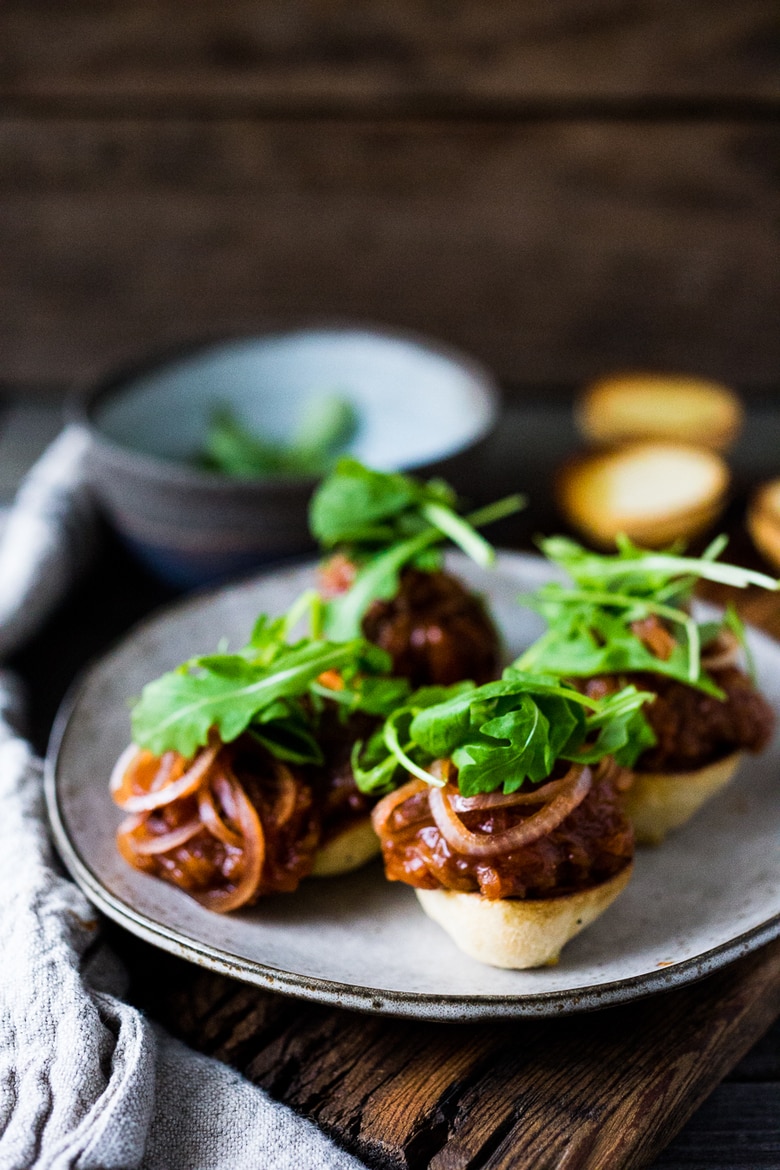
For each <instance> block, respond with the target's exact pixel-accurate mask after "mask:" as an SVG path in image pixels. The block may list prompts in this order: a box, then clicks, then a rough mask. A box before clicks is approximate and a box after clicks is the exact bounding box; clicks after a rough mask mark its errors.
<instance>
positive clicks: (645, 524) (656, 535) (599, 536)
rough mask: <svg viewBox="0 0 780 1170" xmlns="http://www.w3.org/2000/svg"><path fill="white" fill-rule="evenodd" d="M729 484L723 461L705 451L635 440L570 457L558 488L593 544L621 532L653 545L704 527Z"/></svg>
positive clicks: (567, 510)
mask: <svg viewBox="0 0 780 1170" xmlns="http://www.w3.org/2000/svg"><path fill="white" fill-rule="evenodd" d="M728 485H729V472H728V468H727V467H726V464H725V463H724V462H723V460H722V459H721V458H720V457H719V456H718V455H715V454H713V453H712V452H711V451H705V450H703V449H700V448H697V447H686V446H683V445H681V444H677V443H635V444H633V445H631V446H628V447H621V448H618V449H616V450H614V451H605V452H601V453H598V454H594V455H590V456H585V457H584V458H581V459H579V460H576V461H574V462H572V463H569V464H568V465H567V466H566V467H565V468H564V469H563V471H562V472H561V473H560V475H559V477H558V482H557V494H558V502H559V504H560V506H561V508H562V510H563V512H564V513H565V515H566V516H567V518H568V520H569V521H570V522H571V523H572V524H573V525H574V526H575V527H576V528H578V529H579V530H580V531H581V532H582V533H583V534H584V535H585V537H586V538H587V539H588V540H589V541H591V542H592V543H593V544H595V545H598V546H599V547H601V548H610V547H612V546H613V545H614V542H615V537H616V536H617V535H618V533H625V534H626V535H627V536H629V537H631V539H632V540H634V541H636V542H637V543H638V544H641V545H645V546H647V547H650V548H658V547H663V546H664V545H668V544H670V543H671V542H672V541H674V540H675V539H677V538H678V537H685V538H689V537H692V536H695V535H697V534H698V533H699V532H701V531H703V530H704V529H706V528H708V527H709V525H710V524H712V523H713V522H714V520H715V519H716V518H717V516H718V514H719V512H720V510H721V508H722V506H723V503H724V499H725V495H726V490H727V488H728Z"/></svg>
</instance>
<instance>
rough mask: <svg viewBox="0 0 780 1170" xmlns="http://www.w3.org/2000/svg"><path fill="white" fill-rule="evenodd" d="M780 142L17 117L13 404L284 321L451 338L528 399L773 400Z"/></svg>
mask: <svg viewBox="0 0 780 1170" xmlns="http://www.w3.org/2000/svg"><path fill="white" fill-rule="evenodd" d="M779 148H780V131H779V130H778V129H777V127H776V126H771V125H757V124H753V123H750V122H748V123H744V122H739V121H736V122H735V121H728V120H726V121H724V122H711V123H710V122H707V123H703V124H702V123H699V122H697V121H695V120H689V121H687V122H685V121H683V122H680V123H674V124H667V123H663V122H654V121H640V122H632V121H630V120H625V121H620V120H614V121H613V120H602V121H597V122H591V121H584V122H583V121H579V120H576V119H575V120H568V121H566V120H563V121H556V122H553V123H524V122H512V121H508V122H498V121H487V122H474V121H470V120H461V121H459V120H443V119H440V120H438V121H436V120H430V119H427V120H420V121H415V120H408V121H392V120H384V121H354V122H339V121H337V120H331V121H316V120H315V121H310V120H303V121H295V120H284V119H280V120H276V121H274V120H271V121H267V120H266V121H254V120H251V119H250V120H245V119H238V120H231V119H228V120H224V119H219V120H216V121H209V120H203V121H200V120H198V119H167V118H162V119H153V118H150V119H132V118H131V119H119V120H114V119H106V120H101V119H89V118H86V119H74V120H67V119H66V120H56V119H54V120H44V121H38V120H36V119H32V118H5V119H2V120H0V255H2V258H3V263H2V266H0V384H1V383H2V382H3V381H6V382H8V383H16V384H17V385H24V384H28V385H35V384H60V385H62V384H63V383H68V382H72V381H73V380H74V379H75V378H79V377H81V376H83V375H84V374H85V373H86V372H87V371H88V370H90V369H92V368H94V367H95V366H101V365H102V366H105V365H106V364H111V363H112V362H114V361H115V360H116V359H117V358H119V357H125V356H126V355H127V354H128V353H135V354H139V353H145V352H146V351H148V350H149V349H153V348H155V347H157V346H159V345H161V344H167V343H169V342H170V341H171V340H173V339H176V340H179V339H181V338H183V337H187V338H192V337H194V336H198V335H202V334H204V333H207V334H208V333H214V332H215V331H219V330H221V329H235V328H239V329H240V328H246V327H256V326H257V325H258V324H262V323H263V322H264V321H267V320H269V319H275V320H279V319H285V318H286V319H295V318H300V317H301V316H304V317H305V316H307V315H315V316H316V315H321V314H323V313H325V314H329V315H333V314H335V315H341V316H347V317H359V318H363V319H369V320H370V319H374V320H378V321H383V322H387V323H390V324H396V325H405V326H410V327H413V328H417V329H420V330H424V331H427V332H429V333H431V334H432V335H434V336H439V337H441V338H443V339H446V340H449V341H450V342H453V343H456V344H459V345H461V346H463V347H464V348H466V349H468V350H471V351H472V352H474V353H475V354H476V355H478V356H479V357H481V358H482V359H484V360H485V361H487V362H488V363H489V364H490V365H491V366H492V367H493V368H494V369H495V370H496V371H497V373H498V374H499V375H500V376H501V377H502V378H504V379H506V380H508V381H515V382H524V383H525V384H529V383H534V382H536V383H538V384H561V383H570V384H577V383H578V382H581V381H582V380H583V379H585V378H588V377H591V376H593V375H594V374H595V373H596V372H597V371H599V370H602V369H608V368H614V367H615V366H618V367H620V366H624V365H627V364H631V365H636V364H645V365H647V364H649V365H651V366H655V367H658V366H667V367H676V368H682V369H690V370H696V371H701V372H704V373H707V372H709V373H710V374H713V375H715V376H719V377H722V378H725V379H727V380H733V381H735V382H736V384H737V385H739V386H741V387H750V386H751V385H758V386H763V385H772V384H773V380H774V379H775V377H776V373H777V369H778V365H780V334H779V333H778V330H777V328H776V324H777V320H778V317H779V316H780V283H779V282H778V279H777V273H778V251H779V249H778V237H777V233H776V220H775V216H776V186H775V179H774V177H773V174H772V170H773V166H774V160H775V159H776V157H777V155H778V151H779Z"/></svg>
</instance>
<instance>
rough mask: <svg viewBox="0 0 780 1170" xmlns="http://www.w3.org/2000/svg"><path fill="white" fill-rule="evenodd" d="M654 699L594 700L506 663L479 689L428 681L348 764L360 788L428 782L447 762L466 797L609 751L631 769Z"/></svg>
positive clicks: (646, 743)
mask: <svg viewBox="0 0 780 1170" xmlns="http://www.w3.org/2000/svg"><path fill="white" fill-rule="evenodd" d="M653 697H654V696H653V695H651V694H649V693H647V692H643V691H638V690H637V689H636V687H633V686H629V687H624V688H623V690H621V691H618V692H616V693H615V694H612V695H609V696H607V697H606V698H604V699H600V700H599V699H592V698H589V697H588V696H586V695H583V694H580V692H579V691H576V690H574V689H573V688H572V687H568V686H565V685H564V684H562V683H561V682H560V680H559V679H557V678H555V677H553V676H550V675H532V674H528V673H524V672H521V671H518V670H516V669H514V668H513V667H508V668H507V669H506V670H505V671H504V674H503V677H502V678H501V679H500V680H499V681H497V682H492V683H486V684H484V685H483V686H480V687H477V686H475V685H474V684H473V683H468V682H467V683H457V684H455V686H453V687H426V688H424V689H423V690H420V691H416V692H415V693H414V694H412V695H411V696H410V697H409V699H408V701H407V702H406V704H405V705H404V706H403V707H400V708H399V709H397V710H396V711H394V712H393V714H392V715H390V716H389V717H388V719H387V720H386V721H385V724H384V726H383V727H382V728H381V729H380V730H379V731H377V732H376V733H375V734H374V735H373V736H372V737H371V739H370V740H369V741H368V743H367V744H365V745H363V744H356V745H355V748H354V750H353V754H352V768H353V772H354V774H355V780H356V783H357V785H358V787H359V788H360V789H361V791H363V792H368V793H375V794H377V793H382V792H388V791H391V790H392V789H393V788H394V787H396V786H397V785H398V784H399V783H401V782H402V781H403V779H404V776H405V774H406V773H411V774H412V775H414V776H417V777H418V778H419V779H421V780H424V781H425V782H426V783H428V784H431V785H434V786H442V785H443V783H444V781H443V780H441V779H439V778H438V777H437V776H435V775H434V774H433V773H432V772H431V771H430V765H431V764H432V763H433V761H434V760H436V759H442V758H448V759H451V760H452V761H453V763H454V764H455V766H456V767H457V769H458V787H459V789H460V792H461V793H462V794H463V795H464V796H476V795H477V794H478V793H481V792H496V791H498V790H499V789H501V788H502V787H503V791H504V792H505V793H511V792H515V791H517V789H518V788H520V786H521V785H522V784H523V783H524V782H525V781H526V780H529V781H531V782H532V783H539V782H541V781H542V780H545V779H546V778H547V777H548V776H549V775H550V774H551V772H552V770H553V767H554V766H555V763H556V761H557V760H569V761H573V762H578V763H587V764H592V763H597V762H598V761H599V760H601V759H603V757H604V756H606V755H612V756H613V757H614V758H615V760H616V762H617V763H618V764H620V765H621V766H625V767H630V766H631V765H632V764H633V763H634V762H635V761H636V759H637V758H638V756H639V755H641V753H642V752H643V751H644V750H645V749H646V748H648V747H651V746H652V745H653V744H654V743H655V736H654V735H653V732H652V730H651V729H650V726H649V724H648V723H647V720H646V719H645V717H644V715H643V713H642V707H643V705H644V703H645V702H648V701H652V699H653Z"/></svg>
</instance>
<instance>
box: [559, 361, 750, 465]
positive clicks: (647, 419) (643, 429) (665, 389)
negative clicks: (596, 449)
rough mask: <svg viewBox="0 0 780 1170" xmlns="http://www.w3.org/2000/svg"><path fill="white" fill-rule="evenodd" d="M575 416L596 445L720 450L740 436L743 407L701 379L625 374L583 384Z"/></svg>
mask: <svg viewBox="0 0 780 1170" xmlns="http://www.w3.org/2000/svg"><path fill="white" fill-rule="evenodd" d="M575 417H576V421H577V424H578V426H579V428H580V430H581V431H582V433H583V434H584V435H585V436H586V437H587V438H588V439H589V440H590V441H591V442H594V443H598V444H605V445H613V444H619V443H626V442H632V441H633V440H637V439H673V440H679V441H680V442H695V443H697V444H699V445H701V446H703V447H708V448H710V450H714V451H723V450H725V449H726V448H728V447H729V446H730V445H731V444H732V443H733V442H734V440H735V438H736V437H737V435H738V433H739V430H740V427H741V425H742V419H743V408H742V404H741V402H740V400H739V398H738V397H737V395H736V394H735V393H734V391H733V390H731V389H730V388H729V387H728V386H724V385H722V384H721V383H719V382H712V381H710V380H709V379H706V378H698V377H693V376H691V375H687V374H658V373H641V372H633V373H632V372H625V373H618V374H613V375H610V376H608V377H604V378H599V379H598V380H597V381H595V382H592V383H591V384H590V385H589V386H587V387H586V388H585V390H584V391H583V394H582V396H581V398H580V400H579V402H578V404H577V408H576V411H575Z"/></svg>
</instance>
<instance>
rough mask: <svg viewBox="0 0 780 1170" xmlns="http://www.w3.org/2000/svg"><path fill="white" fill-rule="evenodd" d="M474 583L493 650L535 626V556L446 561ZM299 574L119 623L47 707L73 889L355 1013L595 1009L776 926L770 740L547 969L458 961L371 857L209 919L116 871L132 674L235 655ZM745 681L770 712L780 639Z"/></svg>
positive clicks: (153, 935) (274, 982) (253, 977)
mask: <svg viewBox="0 0 780 1170" xmlns="http://www.w3.org/2000/svg"><path fill="white" fill-rule="evenodd" d="M451 567H452V568H454V569H455V571H456V572H458V573H459V574H460V575H461V576H462V577H463V578H465V579H467V580H468V581H469V583H470V584H471V585H472V586H473V587H475V588H477V589H480V590H481V591H482V592H483V593H485V594H486V595H487V596H488V598H489V600H490V603H491V605H492V607H493V611H494V613H495V614H496V617H497V620H498V622H499V624H500V626H501V629H502V631H503V635H504V641H505V649H506V654H507V658H510V657H513V656H515V655H516V654H517V653H519V652H520V650H522V649H523V648H524V647H525V646H526V645H527V644H528V643H529V642H530V641H532V640H533V639H534V638H535V637H536V636H537V635H538V633H539V632H540V624H539V619H538V618H537V617H535V616H534V615H533V614H531V613H530V612H528V611H526V610H523V609H521V608H519V607H518V606H517V605H516V603H515V598H516V596H517V595H518V594H519V593H520V592H521V591H523V590H528V589H532V588H535V587H536V586H538V585H540V584H541V583H542V582H543V581H544V580H545V579H547V578H549V576H550V570H549V567H547V566H545V564H544V563H543V562H542V561H541V560H539V559H538V558H535V557H527V556H517V555H513V554H503V555H502V556H501V557H500V558H499V562H498V566H497V568H496V570H495V571H494V572H492V573H491V574H486V573H484V572H483V571H481V570H479V569H476V568H475V567H474V566H473V565H471V564H470V563H468V562H466V561H465V560H464V559H463V558H461V557H459V556H454V557H453V558H452V560H451ZM312 580H313V571H312V569H311V567H306V568H295V569H285V570H282V571H277V572H274V573H270V574H267V575H265V576H263V577H259V578H257V579H255V580H253V581H250V582H248V583H244V584H239V585H237V586H234V587H231V588H226V589H223V590H221V591H219V592H216V593H212V594H209V595H201V596H199V597H196V598H194V599H191V600H189V601H185V602H183V603H181V604H178V605H175V606H174V607H172V608H170V609H167V610H165V611H164V612H162V613H160V614H158V615H157V616H155V617H152V618H150V619H149V620H147V621H146V622H144V623H142V624H141V625H140V626H138V627H136V628H135V629H134V630H133V631H131V633H130V634H128V635H127V637H126V638H125V639H124V640H123V641H122V642H121V643H120V644H119V645H118V646H117V647H116V648H115V649H114V650H112V651H111V652H110V653H108V654H106V655H105V657H104V658H102V659H101V660H100V661H99V662H97V663H96V664H95V665H94V666H93V667H92V668H91V669H90V670H89V671H88V672H87V673H86V675H85V676H84V677H83V679H82V680H81V682H80V683H79V685H78V686H77V687H76V689H75V693H74V694H73V695H72V696H71V698H70V700H69V702H68V704H67V707H66V709H65V710H64V711H63V712H62V713H61V714H60V717H59V719H58V723H57V725H56V728H55V732H54V735H53V739H52V746H51V750H50V753H49V759H48V769H47V797H48V804H49V812H50V816H51V821H52V825H53V828H54V833H55V837H56V840H57V844H58V846H59V849H60V852H61V854H62V856H63V858H64V860H65V862H66V864H67V866H68V868H69V869H70V871H71V873H72V874H73V876H74V878H75V879H76V881H77V882H78V883H79V884H80V885H81V887H82V888H83V889H84V891H85V893H86V894H87V895H88V897H90V898H91V899H92V901H93V902H94V903H95V904H96V905H97V906H98V907H99V908H100V909H101V910H103V911H105V913H106V914H108V915H109V916H110V917H111V918H114V919H116V921H117V922H119V923H121V924H122V925H123V926H125V927H127V929H128V930H131V931H133V932H135V933H136V934H138V935H140V936H141V937H142V938H144V939H146V940H147V941H149V942H152V943H155V944H156V945H157V946H160V947H163V948H164V949H165V950H168V951H171V952H173V953H174V954H177V955H181V956H183V957H185V958H188V959H191V960H192V961H193V962H196V963H200V964H202V965H203V966H205V967H211V968H213V969H214V970H217V971H222V972H224V973H225V974H227V975H232V976H235V977H236V978H239V979H243V980H245V981H247V982H249V983H255V984H257V985H258V986H261V987H266V988H270V989H273V990H275V991H281V992H288V993H290V994H293V995H299V996H303V997H306V998H309V999H316V1000H321V1001H323V1002H326V1003H333V1004H340V1005H342V1006H344V1007H349V1008H357V1009H361V1010H365V1011H373V1012H383V1013H387V1014H394V1015H405V1016H418V1017H423V1018H426V1019H437V1020H455V1019H457V1020H463V1019H478V1018H490V1017H499V1016H545V1015H554V1014H558V1013H562V1012H572V1011H578V1010H582V1009H585V1008H595V1007H601V1006H604V1005H607V1004H610V1003H617V1002H621V1001H626V1000H630V999H634V998H636V997H638V996H641V995H646V994H648V993H650V992H653V991H658V990H661V989H663V988H668V987H671V986H673V985H677V984H682V983H687V982H689V981H691V980H694V979H697V978H699V977H700V976H702V975H706V974H707V973H708V972H710V971H713V970H715V969H716V968H718V967H720V966H722V965H723V964H725V963H728V962H731V961H732V960H733V959H736V958H738V957H739V956H741V955H743V954H745V953H747V952H748V951H751V950H753V949H754V948H755V947H758V946H760V945H761V944H762V943H764V942H767V941H768V940H769V939H771V938H774V937H775V936H776V935H778V934H780V783H778V779H777V777H778V774H780V742H779V741H778V738H775V740H774V742H773V744H772V745H771V747H770V748H769V749H768V750H767V751H766V752H765V753H764V754H763V755H762V756H760V757H756V758H754V757H749V758H748V760H747V762H746V763H745V764H744V765H743V768H742V772H741V774H740V775H739V776H738V777H737V779H736V780H735V781H734V782H732V784H731V785H730V786H729V787H728V788H726V789H725V790H724V791H723V792H722V793H721V794H720V795H719V796H718V797H717V798H716V799H714V800H713V801H712V802H711V803H710V804H709V805H707V806H706V807H705V808H704V809H703V810H702V811H701V812H700V813H699V814H698V815H697V816H696V817H695V818H694V820H693V821H692V822H691V823H689V825H688V826H687V827H686V828H684V829H682V830H680V831H678V832H677V833H676V834H675V835H673V836H672V837H670V838H669V839H668V840H667V841H666V842H665V843H664V845H663V846H662V847H661V848H659V849H655V850H641V851H640V852H639V854H638V857H637V862H636V871H635V876H634V879H633V881H632V882H631V884H630V886H629V887H628V889H627V891H626V892H625V893H624V894H623V895H622V896H621V897H620V898H619V899H618V900H617V901H616V902H615V903H614V904H613V905H612V906H611V907H610V909H609V910H608V911H607V912H606V914H604V916H603V917H602V918H600V919H599V920H598V921H597V922H596V923H595V924H594V925H593V926H591V927H590V928H589V929H588V930H587V931H585V932H584V933H583V934H581V935H580V936H579V937H577V938H576V939H574V940H573V941H572V942H571V943H569V945H568V946H567V947H566V948H565V950H564V951H563V955H562V958H561V961H560V963H559V965H558V966H557V967H551V968H542V969H540V970H535V971H504V970H498V969H496V968H492V967H487V966H484V965H482V964H480V963H477V962H476V961H474V960H472V959H470V958H467V957H466V956H465V955H463V954H461V953H460V951H458V950H457V949H456V947H455V946H454V944H453V943H452V942H450V940H449V938H448V936H447V935H445V934H444V933H443V931H442V930H441V929H440V928H439V927H438V926H436V925H435V924H434V923H433V922H432V921H431V920H429V919H428V918H427V917H426V916H425V915H424V914H423V913H422V911H421V910H420V909H419V908H418V905H417V901H416V898H415V896H414V893H413V891H412V890H411V889H409V888H408V887H406V886H403V885H399V884H397V883H393V884H390V883H388V882H386V881H385V880H384V878H383V876H382V871H381V866H380V864H379V863H378V862H377V863H375V864H374V865H373V866H370V867H368V868H367V869H365V870H363V871H361V872H359V873H357V874H352V875H349V876H347V877H344V878H329V879H320V880H309V881H306V882H304V883H303V885H302V886H301V888H300V889H299V890H298V891H297V892H296V893H295V894H291V895H280V896H278V897H274V898H268V899H265V900H264V901H262V902H261V903H260V904H259V905H258V906H256V907H254V908H253V909H251V910H247V911H245V912H239V913H236V914H231V915H228V916H225V917H222V916H220V915H217V914H213V913H210V912H209V911H207V910H204V909H202V908H201V907H200V906H198V905H197V904H196V903H195V902H193V901H192V900H191V899H190V898H188V897H187V896H186V895H185V894H183V893H182V892H181V891H179V890H177V889H174V888H173V887H171V886H168V885H166V884H164V883H163V882H161V881H158V880H156V879H155V878H152V877H148V876H146V875H144V874H141V873H138V872H136V871H135V870H133V869H131V868H130V867H129V866H127V865H126V864H125V863H124V862H123V861H122V860H121V858H120V857H119V854H118V853H117V852H116V849H115V848H114V833H115V830H116V828H117V825H118V824H119V821H120V819H121V813H120V812H119V810H118V809H117V808H115V806H114V805H113V804H112V802H111V800H110V799H109V796H108V777H109V773H110V771H111V767H112V765H113V763H114V761H115V760H116V758H117V756H118V755H119V753H120V752H121V751H122V749H123V748H124V747H125V745H126V744H127V742H128V735H129V730H128V729H129V723H128V708H127V701H128V699H129V698H130V697H131V696H133V695H137V694H139V692H140V690H141V688H142V686H143V685H144V683H146V682H147V681H148V680H149V679H152V678H154V677H156V676H157V675H158V674H160V673H161V672H162V671H164V670H168V669H170V668H171V667H173V666H175V665H176V664H178V663H179V662H181V661H182V660H183V659H185V658H188V657H190V656H191V655H193V654H196V653H206V652H208V651H210V650H212V649H214V648H215V646H216V643H217V641H218V640H219V639H220V637H223V636H225V637H227V638H228V639H229V641H230V645H231V646H233V647H236V646H238V645H240V644H242V643H243V642H244V641H245V638H246V636H247V634H248V631H249V630H250V628H251V626H252V623H253V621H254V618H255V616H256V615H257V613H259V612H260V611H268V612H270V613H278V612H281V611H282V610H284V609H286V608H287V606H288V605H289V604H290V602H291V601H292V600H293V598H294V597H296V596H297V595H298V594H299V593H300V592H301V591H302V590H303V589H304V588H306V587H307V586H309V585H310V584H311V583H312ZM751 642H752V646H753V651H754V654H755V659H756V664H757V670H758V676H759V681H760V684H761V687H762V689H763V690H764V692H765V693H766V694H767V695H768V697H769V699H770V701H771V702H772V703H773V705H774V706H775V707H776V708H780V646H778V645H777V644H775V643H774V642H772V641H771V640H770V639H769V638H767V637H765V636H763V635H761V634H758V633H753V634H752V636H751Z"/></svg>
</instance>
